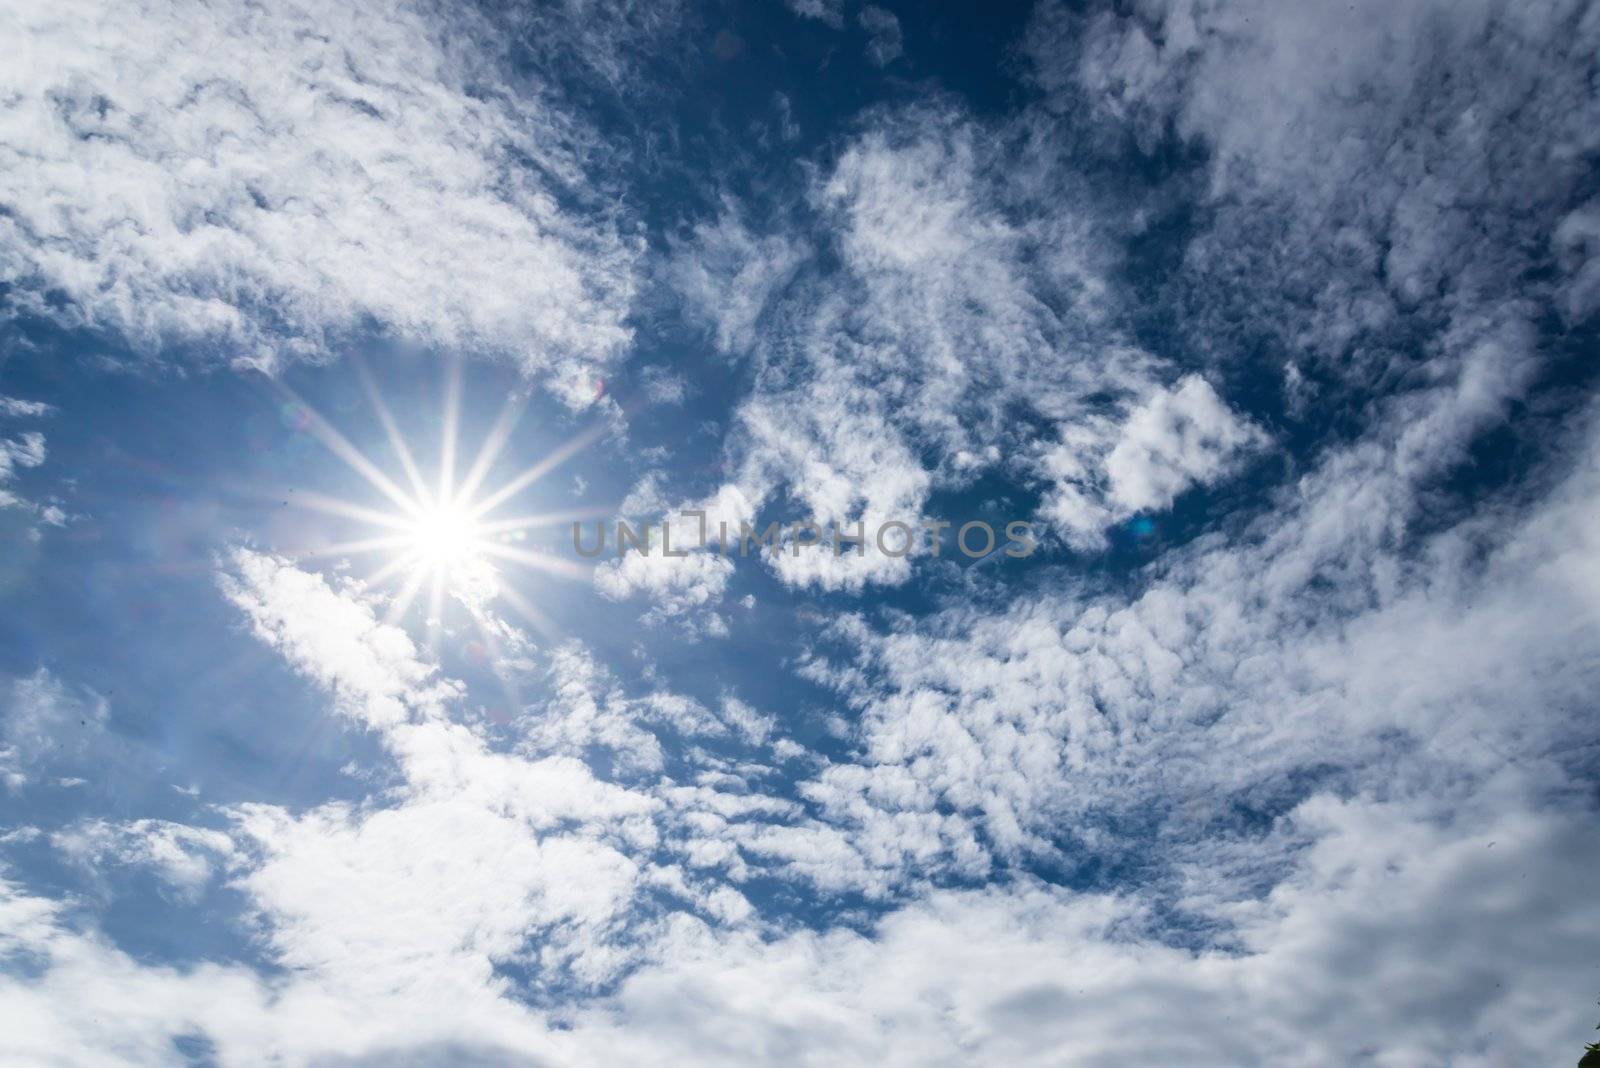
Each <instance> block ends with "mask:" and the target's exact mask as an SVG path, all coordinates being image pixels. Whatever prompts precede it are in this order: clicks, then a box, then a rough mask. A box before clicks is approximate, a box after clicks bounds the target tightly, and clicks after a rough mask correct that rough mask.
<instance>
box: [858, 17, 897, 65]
mask: <svg viewBox="0 0 1600 1068" xmlns="http://www.w3.org/2000/svg"><path fill="white" fill-rule="evenodd" d="M856 17H857V18H858V19H859V20H860V22H861V28H862V29H864V30H866V31H867V58H868V59H870V60H872V62H874V63H876V64H877V65H878V66H880V67H886V66H888V65H889V64H890V63H893V62H894V61H895V60H896V59H899V58H900V54H901V52H902V51H903V40H902V36H901V33H900V20H899V19H897V18H895V16H894V12H892V11H886V10H884V9H883V8H881V7H876V6H874V5H872V4H868V5H867V6H866V7H863V8H862V9H861V14H859V15H858V16H856Z"/></svg>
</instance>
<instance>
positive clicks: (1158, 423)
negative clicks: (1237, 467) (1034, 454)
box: [1041, 375, 1264, 548]
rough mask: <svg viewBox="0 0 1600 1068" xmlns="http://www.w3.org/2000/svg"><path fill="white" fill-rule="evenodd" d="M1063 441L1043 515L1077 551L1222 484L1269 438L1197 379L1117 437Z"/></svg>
mask: <svg viewBox="0 0 1600 1068" xmlns="http://www.w3.org/2000/svg"><path fill="white" fill-rule="evenodd" d="M1062 436H1063V439H1064V440H1063V441H1062V442H1061V443H1060V444H1058V445H1055V446H1053V447H1052V448H1050V449H1049V450H1047V451H1046V452H1045V453H1044V456H1043V458H1042V463H1043V466H1044V468H1045V470H1046V471H1048V472H1049V473H1050V475H1051V476H1052V477H1053V478H1054V479H1055V480H1056V483H1057V485H1056V488H1055V489H1054V491H1053V492H1052V494H1051V495H1050V496H1049V497H1048V498H1047V499H1046V501H1045V503H1044V505H1043V506H1042V508H1041V511H1042V512H1043V514H1044V515H1045V516H1046V517H1048V518H1049V519H1050V520H1052V521H1053V522H1054V524H1056V527H1057V529H1059V530H1060V532H1061V533H1062V534H1063V535H1064V536H1065V537H1066V539H1067V540H1068V542H1069V543H1071V544H1073V545H1074V546H1077V547H1080V548H1098V547H1100V546H1101V545H1103V544H1104V542H1105V536H1104V530H1105V528H1106V527H1108V526H1110V525H1111V524H1113V523H1116V522H1120V521H1121V520H1123V519H1126V518H1127V517H1129V516H1131V515H1134V514H1137V513H1139V512H1153V511H1162V510H1165V509H1166V508H1167V507H1169V506H1170V505H1171V504H1172V502H1173V501H1174V500H1175V499H1176V498H1177V496H1178V495H1179V494H1180V493H1182V492H1183V491H1184V490H1186V489H1189V488H1190V487H1191V486H1196V485H1209V484H1211V483H1213V482H1215V481H1217V480H1218V479H1220V478H1221V477H1223V476H1224V475H1225V474H1227V473H1228V472H1229V471H1230V470H1231V468H1232V467H1233V466H1234V464H1235V461H1236V460H1237V458H1238V456H1239V455H1240V454H1241V453H1243V452H1245V451H1247V450H1249V449H1251V448H1252V447H1255V446H1257V445H1260V444H1261V443H1262V440H1263V437H1264V435H1263V434H1262V433H1261V431H1260V430H1258V429H1257V428H1256V427H1254V426H1252V425H1251V424H1250V423H1248V422H1247V421H1245V420H1242V419H1241V418H1239V416H1237V415H1236V414H1235V413H1234V412H1233V411H1231V410H1230V409H1229V408H1228V407H1227V406H1226V405H1225V404H1223V402H1222V400H1221V398H1219V397H1218V396H1217V394H1216V391H1215V390H1213V389H1212V388H1211V385H1210V383H1208V382H1207V381H1206V380H1205V379H1203V378H1200V377H1199V376H1196V375H1190V376H1188V377H1186V378H1184V379H1183V380H1182V381H1181V382H1179V383H1177V384H1176V385H1175V386H1173V387H1172V388H1170V389H1162V390H1157V391H1155V392H1153V393H1152V394H1151V395H1150V396H1149V397H1148V398H1147V399H1146V400H1145V401H1143V402H1142V403H1140V404H1139V405H1137V406H1136V407H1134V408H1133V409H1132V410H1131V411H1130V412H1129V413H1128V415H1127V417H1126V418H1125V419H1124V420H1123V422H1122V425H1121V426H1120V427H1119V428H1118V429H1117V431H1116V432H1115V434H1114V435H1110V436H1107V435H1104V434H1102V433H1096V432H1095V431H1092V430H1086V429H1085V428H1083V427H1081V426H1079V427H1067V428H1065V429H1064V430H1063V433H1062ZM1097 454H1098V455H1097Z"/></svg>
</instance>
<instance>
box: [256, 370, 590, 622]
mask: <svg viewBox="0 0 1600 1068" xmlns="http://www.w3.org/2000/svg"><path fill="white" fill-rule="evenodd" d="M361 377H362V382H363V384H364V385H365V386H366V387H367V393H368V397H369V398H370V400H371V401H372V406H373V411H374V413H375V414H376V415H377V417H378V421H379V423H380V424H381V425H382V427H383V430H384V433H385V435H386V437H387V440H388V445H389V449H390V452H392V453H393V455H394V458H395V460H396V461H397V463H398V467H399V471H398V472H395V473H394V474H391V473H390V472H387V471H385V470H384V469H383V468H382V467H381V466H380V465H379V464H378V463H377V462H375V461H374V460H373V459H371V458H370V457H369V456H368V455H367V454H366V453H364V452H362V451H361V450H360V449H358V448H357V447H356V446H355V445H354V444H353V443H352V442H351V441H350V439H349V438H347V437H346V436H345V435H344V434H342V433H340V431H339V430H338V429H337V428H335V427H334V426H333V425H332V424H331V423H329V422H328V420H327V419H325V418H324V417H323V416H322V415H320V414H319V413H318V412H317V411H316V410H315V409H313V408H312V407H311V406H310V405H309V404H307V403H306V402H305V401H304V400H302V399H301V398H300V397H298V396H296V395H295V394H294V393H292V392H291V391H290V390H289V389H288V387H287V386H285V385H284V384H283V383H281V382H275V383H273V384H274V385H275V386H276V388H277V389H278V390H279V391H280V392H281V393H282V394H284V395H285V396H286V397H287V398H288V400H289V402H290V403H291V404H292V405H293V406H294V409H295V422H296V424H297V425H298V426H300V427H301V428H303V429H304V430H305V431H306V432H307V433H309V434H311V435H312V436H313V437H315V438H317V439H318V440H319V441H321V442H322V444H323V445H325V446H326V447H327V448H328V450H329V451H330V452H332V453H333V454H334V456H336V457H338V458H339V459H340V460H342V461H343V462H344V463H345V464H346V465H347V466H348V467H350V468H351V469H352V470H354V471H355V472H356V473H357V474H359V475H361V477H362V478H363V479H365V480H366V482H367V484H368V486H369V487H370V488H371V489H372V490H373V491H375V492H376V494H377V496H378V497H379V498H381V499H380V500H378V501H376V502H375V503H363V502H361V501H357V500H349V499H345V498H339V497H328V496H324V495H321V494H318V493H315V492H310V491H304V490H302V491H300V492H297V493H295V494H294V499H295V501H296V502H297V503H298V504H300V505H302V506H305V507H309V508H312V509H314V510H316V511H319V512H322V513H325V514H331V515H335V516H338V517H341V518H342V519H345V520H355V521H357V522H359V523H361V524H363V525H365V526H366V527H368V528H369V532H368V536H364V537H361V538H356V539H353V540H345V541H334V542H332V543H330V544H324V545H321V546H319V547H318V548H316V549H311V550H307V551H304V552H299V553H295V554H294V555H295V556H296V557H297V558H299V559H307V558H311V557H335V558H340V559H345V558H349V557H354V556H359V555H367V554H371V555H378V556H380V557H386V558H387V559H386V562H384V563H383V564H382V565H381V566H379V567H378V568H377V569H376V570H375V571H372V572H371V573H370V574H367V575H365V576H363V581H364V583H365V584H366V585H367V586H368V587H370V588H372V589H375V590H382V589H386V588H388V587H390V586H391V585H397V587H398V588H397V589H395V590H394V592H393V594H392V595H386V596H388V600H389V609H388V613H387V621H388V622H392V623H399V622H402V621H403V620H405V619H406V618H407V617H408V613H409V611H410V609H411V606H412V605H413V604H414V603H415V602H416V601H417V600H418V597H419V595H420V594H421V593H422V592H423V590H424V588H425V587H426V588H427V590H428V598H427V602H426V604H427V613H426V615H425V617H424V618H425V620H426V622H427V625H428V628H429V631H430V634H432V635H436V634H437V631H438V630H439V628H440V620H441V618H442V615H443V612H444V609H445V606H446V601H447V600H451V599H453V600H456V601H459V602H461V603H462V604H464V605H466V606H467V608H468V609H469V611H471V612H472V614H473V618H474V620H475V621H476V622H478V623H480V625H481V624H482V622H483V619H482V616H483V609H484V608H485V606H486V605H487V604H488V603H489V602H490V601H493V600H500V601H504V602H505V603H506V604H508V605H510V606H511V607H512V608H513V609H515V610H516V611H517V612H518V613H520V614H521V615H522V616H523V617H524V618H526V619H528V620H529V621H530V622H532V623H533V624H534V625H535V627H536V629H538V630H540V631H542V632H544V633H546V634H547V636H548V635H549V634H550V633H551V631H550V627H549V620H548V618H547V617H546V616H545V614H544V613H543V612H541V611H540V610H539V609H538V607H537V606H536V605H535V604H534V602H533V601H532V600H530V599H529V598H528V597H525V596H524V595H523V594H522V593H521V592H520V591H519V590H518V589H517V588H516V587H515V586H514V585H513V584H512V583H511V582H509V581H508V580H507V577H506V574H505V570H506V568H507V567H508V566H510V565H516V566H519V567H521V568H526V569H529V570H532V571H535V572H539V573H542V574H545V575H551V576H556V577H560V578H568V579H578V580H586V579H588V578H589V576H590V570H589V568H588V567H586V566H584V565H581V564H579V563H577V562H576V561H574V560H571V559H568V558H562V557H559V556H557V555H555V554H552V553H549V552H539V551H535V550H533V549H531V548H530V547H529V546H528V544H527V536H528V532H529V531H531V530H533V529H535V528H538V527H541V526H554V525H556V524H559V523H564V522H568V521H571V520H575V519H585V518H590V517H592V516H596V515H600V514H603V513H604V510H603V509H594V508H589V509H580V510H575V511H564V512H545V513H537V514H532V515H516V516H509V517H507V516H500V515H499V514H498V512H499V510H500V509H501V508H503V507H505V506H507V505H510V504H512V503H514V502H515V501H516V500H517V499H518V498H519V496H520V495H522V494H523V493H524V492H526V491H528V490H529V489H530V488H531V487H533V486H534V485H535V483H537V482H538V481H539V480H540V479H542V478H543V477H544V476H545V475H547V474H548V473H549V472H550V471H552V470H554V469H555V468H556V467H557V466H559V465H560V464H562V463H564V462H565V461H566V460H567V459H569V458H570V457H572V456H573V455H574V454H575V453H577V452H578V451H579V450H580V449H582V448H584V447H586V446H587V445H589V444H590V443H591V442H593V441H594V440H595V439H596V438H597V437H598V436H599V435H600V434H601V433H602V432H603V431H604V429H605V427H604V424H603V423H601V424H597V425H596V426H595V427H593V428H591V429H590V430H589V431H588V432H586V433H584V434H580V435H579V436H577V437H576V438H574V439H572V440H570V441H568V442H567V443H566V444H565V445H563V446H561V447H560V448H558V449H556V450H554V451H553V452H550V453H548V454H546V455H544V456H541V457H539V458H538V459H537V460H536V461H535V462H534V463H533V464H531V465H530V466H528V467H526V468H524V469H523V470H522V471H521V472H520V473H518V474H517V475H515V476H513V477H512V478H510V479H508V480H507V481H505V482H504V483H502V484H500V485H499V486H498V487H496V488H495V489H493V490H490V491H487V492H485V491H484V484H485V482H486V480H487V478H488V475H489V473H490V470H491V468H492V467H493V466H494V464H495V461H496V460H497V459H498V458H499V457H500V456H501V454H502V453H503V452H504V450H505V449H506V447H507V444H508V442H509V440H510V437H511V432H512V429H513V427H514V426H515V424H516V422H517V420H518V418H519V417H520V415H521V413H522V409H523V404H524V402H525V399H526V398H523V397H513V398H511V399H510V400H508V401H507V402H506V404H505V406H504V407H503V408H502V410H501V412H500V415H499V418H498V419H496V421H495V422H494V424H493V425H492V426H491V427H490V429H489V431H488V433H487V434H486V436H485V438H484V440H483V442H482V444H481V445H480V446H479V449H478V452H477V455H476V457H475V458H474V459H473V461H472V463H471V464H470V465H468V467H467V470H466V472H465V474H461V473H460V472H458V470H457V463H456V456H457V451H458V448H457V446H458V437H459V425H460V406H461V390H460V370H459V367H457V366H454V365H450V366H449V374H448V375H447V379H446V383H445V390H444V413H443V415H444V419H443V427H444V431H443V435H442V437H441V438H440V439H437V440H436V445H437V449H438V453H437V455H438V465H437V468H436V470H435V471H434V472H433V477H432V478H426V477H424V475H423V472H422V470H421V468H420V467H419V466H418V464H417V462H416V460H415V458H414V449H413V444H414V443H413V442H412V441H410V440H408V439H407V438H406V436H405V435H403V434H402V433H401V432H400V429H399V426H398V425H397V423H396V422H395V419H394V416H393V415H392V413H391V412H390V411H389V408H388V406H387V405H386V404H384V402H383V399H382V397H381V396H380V395H379V393H378V391H377V387H376V385H375V384H374V383H373V381H372V378H371V376H370V375H369V374H367V373H366V372H365V370H364V369H363V370H362V371H361ZM458 475H459V478H458Z"/></svg>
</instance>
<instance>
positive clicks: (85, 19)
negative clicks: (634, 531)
mask: <svg viewBox="0 0 1600 1068" xmlns="http://www.w3.org/2000/svg"><path fill="white" fill-rule="evenodd" d="M0 18H3V20H4V25H5V35H6V36H7V37H8V38H9V39H11V40H13V41H17V42H23V43H24V45H23V46H22V47H19V50H18V53H17V56H16V62H14V63H10V64H8V65H7V66H6V71H5V73H4V74H0V88H3V94H0V95H3V96H4V99H5V104H4V106H3V107H0V173H3V175H4V177H3V178H0V204H3V205H4V207H5V211H4V213H3V216H0V230H3V232H4V233H5V241H4V244H5V247H6V252H5V254H4V256H3V258H0V277H4V278H5V280H6V281H7V282H8V283H10V284H11V285H14V286H17V287H19V288H18V289H17V290H16V291H15V292H14V294H13V296H14V297H17V296H21V295H22V294H23V293H25V292H35V293H38V294H42V293H43V292H44V291H45V290H50V291H53V292H55V293H59V294H62V295H64V296H66V297H67V298H68V299H69V300H70V301H71V305H70V308H71V315H72V317H74V318H76V319H78V320H81V321H83V322H85V323H88V324H90V325H93V326H97V327H105V328H109V329H113V330H116V331H119V332H121V333H122V334H124V335H126V336H127V337H128V338H129V339H130V340H131V341H132V342H134V343H135V344H136V345H139V346H141V347H143V348H148V349H152V350H153V349H154V348H155V347H156V346H158V345H160V344H162V343H165V342H167V341H172V340H178V341H207V342H212V341H214V342H216V343H218V344H219V345H220V346H221V347H222V350H223V352H224V354H225V355H229V356H231V355H235V354H237V355H238V356H241V357H244V358H247V359H249V360H251V361H254V362H258V363H263V364H272V363H274V362H276V361H278V360H280V359H282V358H284V357H289V356H294V355H308V356H323V355H326V354H327V352H328V351H329V346H330V345H331V344H332V342H333V341H334V340H335V339H337V338H338V337H339V336H341V335H343V334H348V333H350V332H353V331H354V330H356V329H357V328H358V327H360V326H361V325H362V324H363V323H364V322H366V321H369V320H372V321H376V322H377V323H378V324H379V325H381V326H382V327H384V328H386V329H388V330H390V331H392V332H393V333H394V334H396V335H399V336H401V337H405V338H412V339H417V340H422V341H426V342H429V343H433V344H442V345H449V346H453V347H460V348H465V349H472V350H483V351H487V352H490V353H494V354H501V355H504V356H506V357H509V358H511V359H514V360H516V361H518V362H519V363H520V364H521V365H522V366H524V367H525V368H526V369H527V370H528V371H529V372H530V373H537V374H539V375H541V376H547V377H549V378H550V380H551V381H552V382H553V383H554V384H555V385H556V386H558V387H560V390H559V391H560V392H562V393H563V395H567V394H570V395H571V396H572V398H574V401H575V402H582V403H587V400H592V399H593V395H594V389H593V386H592V381H593V380H594V379H595V378H596V377H597V376H598V375H601V374H603V371H604V369H605V367H606V366H608V365H609V364H610V363H611V362H612V361H613V360H615V359H616V358H617V357H618V355H619V354H620V352H621V351H622V349H623V348H624V347H625V346H626V345H627V344H628V341H629V336H630V335H629V330H628V328H627V327H626V326H625V325H624V324H623V318H624V316H625V315H626V314H627V311H628V307H629V303H630V300H631V294H632V290H633V287H634V282H633V271H634V266H633V264H634V259H635V256H636V252H635V250H634V249H633V247H632V246H631V245H630V244H629V243H628V242H627V241H626V240H624V239H622V238H620V237H618V236H617V234H616V232H615V231H614V229H613V228H612V227H611V225H610V224H609V223H608V222H607V221H606V218H605V214H604V212H603V211H601V210H599V209H596V210H594V211H591V212H589V213H588V214H587V215H583V214H573V212H572V211H571V210H570V209H568V208H558V207H557V198H558V197H560V198H565V199H566V200H567V201H568V202H571V201H572V200H573V198H574V197H576V196H579V195H580V194H581V191H582V190H581V186H582V183H583V178H584V176H583V172H582V171H581V169H580V167H579V165H578V162H577V160H578V158H579V156H580V155H581V154H582V152H583V151H585V150H586V146H584V145H582V143H581V136H582V135H581V134H579V133H578V132H577V128H576V127H575V126H574V125H573V124H572V122H571V121H570V119H569V118H568V117H566V116H563V115H562V114H560V113H558V112H555V111H552V110H551V109H550V108H549V107H548V106H547V105H546V104H544V103H542V102H537V100H536V98H534V97H514V96H512V95H511V94H510V93H509V92H507V91H504V90H500V89H497V88H496V86H497V85H499V84H504V81H505V79H504V78H503V77H502V76H501V75H500V73H499V72H497V71H496V70H495V69H494V66H493V63H494V60H493V58H492V57H493V56H494V55H495V51H494V48H493V46H492V32H491V30H490V28H489V27H486V26H483V25H479V24H477V23H475V22H474V21H473V17H472V16H470V15H468V14H466V13H464V12H456V13H454V14H452V15H451V16H450V18H449V19H448V20H445V19H444V18H443V17H442V16H441V15H440V14H439V13H438V12H436V11H434V9H431V8H425V9H420V10H419V9H416V8H412V7H409V6H402V7H400V8H398V9H396V8H384V9H382V10H381V11H380V10H377V9H368V8H363V7H360V6H356V7H348V6H346V7H341V8H339V9H338V10H336V11H323V10H320V9H319V10H316V11H312V10H311V9H308V8H302V7H299V6H296V5H294V4H269V5H267V6H266V7H252V6H248V5H243V4H233V3H227V4H222V5H205V4H197V3H190V2H187V0H172V2H165V3H159V4H153V5H145V6H143V7H141V8H138V9H128V8H123V7H117V6H115V5H108V4H104V3H100V2H98V0H78V2H75V3H72V4H69V5H66V6H57V7H54V8H51V9H49V10H45V9H42V8H39V7H38V6H37V5H31V4H26V3H20V4H15V3H14V4H9V5H7V6H6V9H5V12H4V14H3V15H0ZM441 278H448V279H450V284H449V285H440V284H439V279H441ZM46 307H47V306H46V304H45V303H44V302H43V299H42V296H41V298H40V300H39V302H38V309H39V310H41V311H43V310H46ZM586 398H587V399H586Z"/></svg>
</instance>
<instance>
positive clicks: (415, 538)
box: [410, 505, 484, 569]
mask: <svg viewBox="0 0 1600 1068" xmlns="http://www.w3.org/2000/svg"><path fill="white" fill-rule="evenodd" d="M483 538H484V532H483V530H482V528H481V526H480V524H479V523H478V522H477V521H476V520H475V519H473V517H472V513H471V511H469V510H468V509H465V508H460V507H457V506H455V505H445V506H443V507H439V508H432V509H428V510H426V511H424V512H423V513H422V514H421V515H420V516H418V517H417V518H416V520H415V521H414V522H413V523H412V526H411V531H410V539H411V551H412V552H413V553H415V554H416V557H417V560H418V562H419V563H421V564H424V565H426V566H428V567H430V568H434V569H449V568H451V567H456V566H460V565H462V564H468V563H471V562H473V561H474V560H477V559H481V557H482V556H483Z"/></svg>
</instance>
